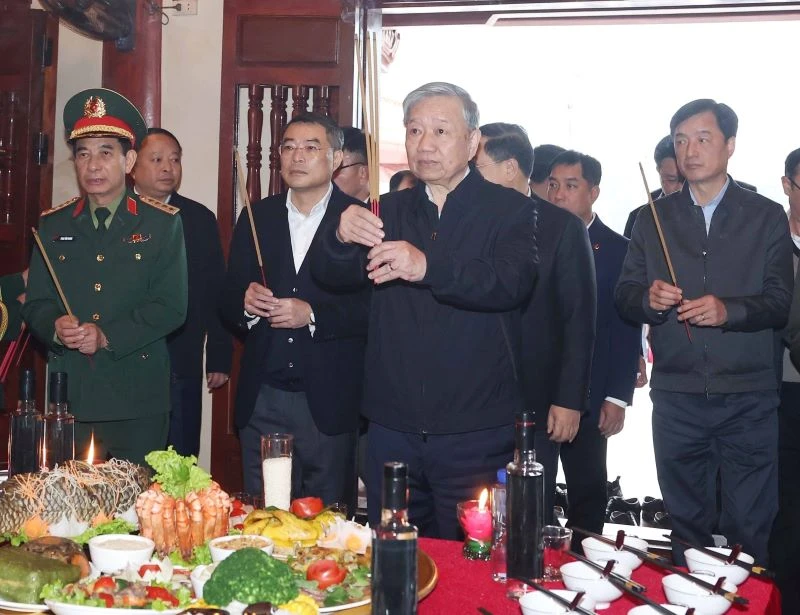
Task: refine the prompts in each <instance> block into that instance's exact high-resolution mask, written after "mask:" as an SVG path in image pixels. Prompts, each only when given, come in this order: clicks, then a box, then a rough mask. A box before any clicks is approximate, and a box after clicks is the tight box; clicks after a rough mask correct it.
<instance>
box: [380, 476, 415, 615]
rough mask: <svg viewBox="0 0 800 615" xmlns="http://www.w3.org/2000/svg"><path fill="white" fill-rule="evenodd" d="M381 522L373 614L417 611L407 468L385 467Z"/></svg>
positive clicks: (413, 534)
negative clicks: (409, 520)
mask: <svg viewBox="0 0 800 615" xmlns="http://www.w3.org/2000/svg"><path fill="white" fill-rule="evenodd" d="M381 508H382V510H381V523H380V525H378V526H377V527H376V528H374V529H373V530H372V615H414V614H415V613H416V612H417V528H416V527H414V526H413V525H411V524H410V523H409V522H408V466H407V465H406V464H404V463H400V462H396V461H392V462H389V463H386V464H385V465H384V466H383V498H382V502H381Z"/></svg>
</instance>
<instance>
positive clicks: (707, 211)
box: [689, 177, 731, 235]
mask: <svg viewBox="0 0 800 615" xmlns="http://www.w3.org/2000/svg"><path fill="white" fill-rule="evenodd" d="M730 183H731V178H730V177H728V178H727V179H726V180H725V185H724V186H722V189H721V190H720V191H719V192H718V193H717V196H715V197H714V198H713V199H711V200H710V201H709V202H708V203H706V204H705V205H700V208H701V210H702V211H703V217H704V218H705V219H706V235H708V230H709V229H710V228H711V217H712V216H713V215H714V211H716V209H717V205H719V203H720V201H721V200H722V197H724V196H725V191H726V190H727V189H728V186H729V185H730ZM689 195H691V197H692V203H694V204H695V205H697V199H696V198H695V196H694V192H692V187H691V186H689Z"/></svg>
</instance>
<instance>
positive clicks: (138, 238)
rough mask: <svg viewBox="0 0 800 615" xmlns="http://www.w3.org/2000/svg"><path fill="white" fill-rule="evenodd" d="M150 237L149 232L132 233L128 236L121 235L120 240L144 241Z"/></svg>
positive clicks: (128, 241)
mask: <svg viewBox="0 0 800 615" xmlns="http://www.w3.org/2000/svg"><path fill="white" fill-rule="evenodd" d="M151 237H152V235H151V234H150V233H144V234H142V233H134V234H133V235H131V236H130V237H123V238H122V241H124V242H125V243H144V242H145V241H150V238H151Z"/></svg>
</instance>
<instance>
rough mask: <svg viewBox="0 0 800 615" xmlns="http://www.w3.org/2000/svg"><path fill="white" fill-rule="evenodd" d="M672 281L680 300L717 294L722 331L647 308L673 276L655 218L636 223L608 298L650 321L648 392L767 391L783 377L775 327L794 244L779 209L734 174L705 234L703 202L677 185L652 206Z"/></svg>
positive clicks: (643, 216)
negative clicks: (657, 286)
mask: <svg viewBox="0 0 800 615" xmlns="http://www.w3.org/2000/svg"><path fill="white" fill-rule="evenodd" d="M655 205H656V210H657V212H658V217H659V220H660V222H661V227H662V230H663V232H664V236H665V239H666V244H667V247H668V249H669V253H670V257H671V259H672V264H673V267H674V269H675V277H676V278H677V282H678V287H679V288H680V289H681V290H682V291H683V296H684V298H686V299H697V298H699V297H702V296H703V295H707V294H711V295H714V296H716V297H717V298H718V299H721V300H722V302H723V303H724V304H725V308H726V310H727V312H728V320H727V322H726V323H725V324H723V325H722V326H720V327H695V326H693V325H689V329H690V331H691V337H692V339H691V341H689V338H688V336H687V334H686V330H685V328H684V325H683V323H681V322H679V321H678V320H677V311H676V310H675V309H671V310H667V311H664V312H656V311H654V310H653V309H651V308H650V304H649V296H648V290H649V288H650V285H651V284H652V282H653V281H654V280H658V279H660V280H664V281H667V282H670V275H669V270H668V268H667V263H666V259H665V258H664V253H663V251H662V249H661V244H660V243H659V238H658V234H657V230H656V226H655V223H654V219H653V214H652V212H651V211H650V208H649V207H648V208H646V209H643V210H642V212H641V213H640V214H639V216H638V218H637V219H636V224H635V225H634V227H633V235H632V237H631V242H630V245H629V246H628V254H627V256H626V258H625V262H624V264H623V268H622V274H621V275H620V278H619V282H618V283H617V289H616V294H615V299H616V304H617V309H619V311H620V312H621V313H622V315H623V316H624V317H626V318H629V319H631V320H634V321H637V322H641V323H648V324H650V325H652V329H651V333H650V336H651V343H652V348H653V357H654V362H653V374H652V378H651V382H650V386H651V387H652V388H654V389H661V390H666V391H676V392H682V393H704V394H707V395H708V394H720V393H743V392H748V391H761V390H774V389H775V388H776V387H777V386H778V383H779V382H780V374H779V373H778V371H779V367H778V364H779V356H780V353H781V352H782V349H781V346H780V339H779V337H778V332H779V330H780V329H781V328H782V327H783V326H784V325H785V324H786V320H787V317H788V315H789V306H790V304H791V300H792V286H793V275H792V240H791V237H790V235H789V225H788V222H787V219H786V214H785V213H784V211H783V209H782V208H781V206H780V205H778V204H777V203H775V202H774V201H771V200H769V199H767V198H766V197H764V196H761V195H759V194H757V193H755V192H751V191H749V190H745V189H744V188H742V187H740V186H739V185H738V184H736V182H734V181H733V180H731V181H730V184H729V185H728V188H727V190H726V191H725V194H724V195H723V197H722V200H721V201H720V203H719V205H718V206H717V209H716V210H715V211H714V214H713V217H712V219H711V226H710V229H709V232H708V234H706V227H705V220H704V218H703V212H702V210H701V208H700V207H698V206H696V205H694V204H693V203H692V199H691V195H690V194H689V186H688V183H687V184H685V185H684V187H683V190H682V191H680V192H676V193H673V194H671V195H669V196H666V197H664V198H661V199H658V200H657V201H656V202H655Z"/></svg>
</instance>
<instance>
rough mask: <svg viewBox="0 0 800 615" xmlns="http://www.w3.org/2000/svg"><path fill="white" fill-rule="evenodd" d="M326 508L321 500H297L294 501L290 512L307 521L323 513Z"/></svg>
mask: <svg viewBox="0 0 800 615" xmlns="http://www.w3.org/2000/svg"><path fill="white" fill-rule="evenodd" d="M324 507H325V505H324V504H323V503H322V500H321V499H320V498H297V499H296V500H292V505H291V506H290V507H289V510H290V511H291V512H292V514H294V515H297V516H298V517H300V518H301V519H307V518H308V517H313V516H314V515H317V514H319V513H320V512H322V509H323V508H324Z"/></svg>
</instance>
